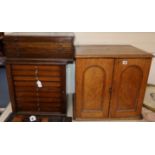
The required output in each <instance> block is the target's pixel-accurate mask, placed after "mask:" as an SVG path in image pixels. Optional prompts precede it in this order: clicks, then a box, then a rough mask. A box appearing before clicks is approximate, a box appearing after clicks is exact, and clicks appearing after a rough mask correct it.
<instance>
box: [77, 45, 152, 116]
mask: <svg viewBox="0 0 155 155" xmlns="http://www.w3.org/2000/svg"><path fill="white" fill-rule="evenodd" d="M151 57H152V56H151V55H150V54H148V53H145V52H143V51H141V50H139V49H137V48H134V47H132V46H120V45H118V46H79V47H77V48H76V96H75V105H74V117H75V119H107V118H138V117H140V115H141V109H142V103H143V97H144V93H145V87H146V84H147V78H148V74H149V69H150V63H151Z"/></svg>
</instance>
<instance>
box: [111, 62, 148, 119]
mask: <svg viewBox="0 0 155 155" xmlns="http://www.w3.org/2000/svg"><path fill="white" fill-rule="evenodd" d="M150 62H151V60H150V59H117V60H116V61H115V67H114V78H113V89H112V98H111V105H110V117H114V118H115V117H116V118H121V117H122V118H125V117H137V116H140V114H141V108H142V103H143V97H144V93H145V87H146V84H147V78H148V73H149V68H150Z"/></svg>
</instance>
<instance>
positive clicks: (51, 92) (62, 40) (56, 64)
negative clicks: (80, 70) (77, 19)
mask: <svg viewBox="0 0 155 155" xmlns="http://www.w3.org/2000/svg"><path fill="white" fill-rule="evenodd" d="M73 42H74V34H72V33H37V34H36V33H12V34H9V35H6V36H5V37H4V48H5V53H6V68H7V77H8V82H9V90H10V96H11V103H12V109H13V112H16V113H17V112H18V113H23V114H66V110H67V103H66V102H67V99H66V65H67V64H68V63H72V62H73V60H74V45H73Z"/></svg>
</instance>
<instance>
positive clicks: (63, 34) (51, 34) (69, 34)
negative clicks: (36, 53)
mask: <svg viewBox="0 0 155 155" xmlns="http://www.w3.org/2000/svg"><path fill="white" fill-rule="evenodd" d="M5 36H17V37H20V36H22V37H23V36H24V37H26V36H28V37H35V36H37V37H38V36H39V37H44V36H45V37H74V33H72V32H13V33H8V34H5Z"/></svg>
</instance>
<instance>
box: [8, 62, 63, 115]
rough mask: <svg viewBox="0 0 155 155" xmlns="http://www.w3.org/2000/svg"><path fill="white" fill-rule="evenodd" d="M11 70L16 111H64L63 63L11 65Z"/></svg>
mask: <svg viewBox="0 0 155 155" xmlns="http://www.w3.org/2000/svg"><path fill="white" fill-rule="evenodd" d="M11 70H12V79H13V85H14V94H15V100H16V101H15V103H16V107H17V110H18V111H29V112H30V111H36V112H61V113H65V112H66V84H65V82H66V73H65V71H66V67H65V65H61V66H60V65H12V67H11ZM38 80H39V81H40V82H41V83H42V87H40V88H39V87H38V85H37V81H38Z"/></svg>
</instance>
